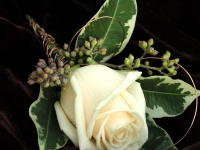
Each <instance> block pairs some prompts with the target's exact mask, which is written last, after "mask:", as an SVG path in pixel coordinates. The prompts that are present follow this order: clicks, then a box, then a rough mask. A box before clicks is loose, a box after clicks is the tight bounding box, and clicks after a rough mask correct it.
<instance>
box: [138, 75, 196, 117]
mask: <svg viewBox="0 0 200 150" xmlns="http://www.w3.org/2000/svg"><path fill="white" fill-rule="evenodd" d="M137 81H138V82H139V83H140V84H141V87H142V90H143V92H144V95H145V98H146V105H147V108H146V111H147V113H149V114H150V116H151V117H153V118H161V117H173V116H177V115H179V114H181V113H182V112H183V111H184V110H185V109H186V108H187V107H188V106H189V105H190V104H191V103H192V102H193V100H194V99H195V97H196V95H195V90H194V88H193V87H192V86H191V85H189V84H188V83H186V82H184V81H182V80H173V79H171V78H170V77H167V76H151V77H147V78H143V77H142V78H140V79H138V80H137ZM198 93H200V92H199V91H198Z"/></svg>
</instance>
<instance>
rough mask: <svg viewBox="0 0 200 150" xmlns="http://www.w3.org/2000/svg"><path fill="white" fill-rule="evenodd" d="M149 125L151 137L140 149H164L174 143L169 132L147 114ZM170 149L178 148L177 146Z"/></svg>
mask: <svg viewBox="0 0 200 150" xmlns="http://www.w3.org/2000/svg"><path fill="white" fill-rule="evenodd" d="M146 120H147V125H148V130H149V137H148V140H147V142H146V143H145V144H144V145H143V146H142V148H141V149H140V150H164V149H166V148H167V147H169V146H172V145H173V142H172V140H171V138H170V137H169V135H168V134H167V132H166V131H165V130H164V129H162V128H161V127H159V126H157V124H156V123H155V122H154V120H153V119H152V118H151V117H150V116H149V115H148V114H147V119H146ZM170 150H177V148H176V147H175V146H173V147H172V148H170Z"/></svg>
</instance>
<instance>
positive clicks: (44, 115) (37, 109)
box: [29, 87, 68, 150]
mask: <svg viewBox="0 0 200 150" xmlns="http://www.w3.org/2000/svg"><path fill="white" fill-rule="evenodd" d="M56 88H57V87H50V88H42V87H40V94H39V97H38V99H37V100H36V101H35V102H33V103H32V105H31V106H30V108H29V115H30V117H31V119H32V120H33V122H34V124H35V126H36V129H37V133H38V144H39V147H40V150H54V149H59V148H61V147H63V146H64V145H65V144H66V143H67V141H68V138H67V137H66V136H65V135H64V134H63V132H62V131H61V130H60V128H59V125H58V121H57V117H56V113H55V110H54V102H55V101H56V100H57V99H58V95H57V91H56Z"/></svg>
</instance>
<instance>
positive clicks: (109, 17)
mask: <svg viewBox="0 0 200 150" xmlns="http://www.w3.org/2000/svg"><path fill="white" fill-rule="evenodd" d="M106 18H108V19H112V20H114V21H116V22H117V23H119V25H120V26H121V28H122V30H123V36H122V42H121V44H120V46H119V49H120V48H121V46H122V44H123V41H124V38H125V30H124V27H123V25H122V23H121V22H120V21H119V20H117V19H115V18H114V17H111V16H102V17H98V18H96V19H92V20H91V21H88V22H87V23H86V24H85V25H84V26H82V27H81V28H80V29H79V30H78V31H77V32H76V33H75V34H74V36H73V37H72V39H71V40H70V42H69V46H70V45H71V43H72V41H73V40H74V38H75V37H76V36H77V34H78V33H79V32H80V31H81V30H82V29H83V28H85V27H87V26H88V25H89V24H90V23H92V22H94V21H97V20H99V19H106Z"/></svg>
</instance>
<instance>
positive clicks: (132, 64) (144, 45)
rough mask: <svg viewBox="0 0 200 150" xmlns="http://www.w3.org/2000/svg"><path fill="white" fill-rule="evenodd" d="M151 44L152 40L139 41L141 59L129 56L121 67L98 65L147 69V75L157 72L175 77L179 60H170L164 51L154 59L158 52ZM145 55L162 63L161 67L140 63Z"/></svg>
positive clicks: (111, 65) (167, 53)
mask: <svg viewBox="0 0 200 150" xmlns="http://www.w3.org/2000/svg"><path fill="white" fill-rule="evenodd" d="M153 43H154V41H153V39H149V40H148V41H147V42H146V41H139V42H138V45H139V47H140V48H141V49H142V50H143V54H142V55H141V57H139V58H136V59H135V58H134V56H133V55H132V54H129V56H128V57H126V58H125V59H124V64H122V65H113V64H108V63H101V62H100V63H101V64H104V65H106V66H109V67H111V68H114V69H119V70H134V69H137V68H139V67H140V68H144V69H147V73H148V75H153V71H157V72H159V73H160V74H162V75H165V76H175V75H176V74H177V70H178V68H179V66H178V65H177V63H178V62H179V58H175V59H171V60H170V56H171V54H170V52H169V51H166V53H165V54H163V55H162V56H161V57H160V58H159V57H155V56H156V55H157V54H158V51H157V50H155V49H154V48H153V47H152V45H153ZM146 55H151V56H152V57H151V59H160V60H161V62H162V66H161V67H154V66H151V65H150V62H149V61H144V63H141V61H142V60H143V59H146V58H145V56H146Z"/></svg>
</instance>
